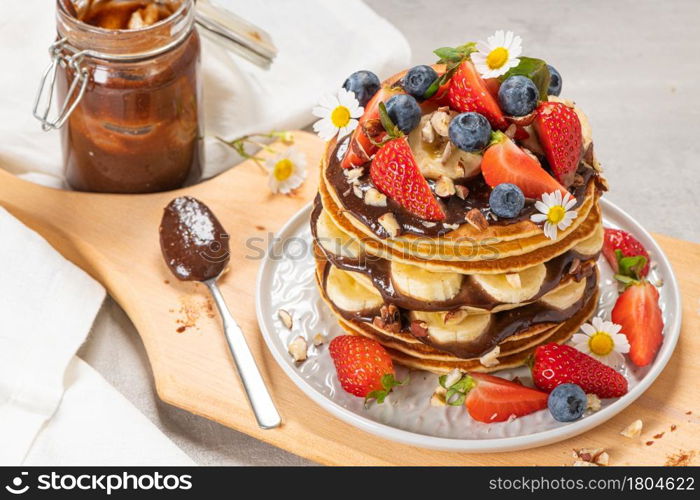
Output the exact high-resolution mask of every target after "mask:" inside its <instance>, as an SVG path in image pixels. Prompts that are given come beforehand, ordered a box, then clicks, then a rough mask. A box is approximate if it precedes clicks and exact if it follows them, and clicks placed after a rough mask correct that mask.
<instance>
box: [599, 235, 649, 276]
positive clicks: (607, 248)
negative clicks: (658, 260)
mask: <svg viewBox="0 0 700 500" xmlns="http://www.w3.org/2000/svg"><path fill="white" fill-rule="evenodd" d="M617 250H619V251H620V252H622V255H621V257H620V256H619V255H618V253H617ZM603 255H605V258H606V259H607V261H608V263H609V264H610V267H612V268H613V271H615V273H617V272H619V269H620V262H619V261H620V259H621V258H625V257H638V256H642V257H644V258H645V259H646V263H645V264H644V266H643V267H642V269H641V271H640V272H639V276H640V277H642V278H643V277H645V276H646V275H647V274H649V254H648V253H647V251H646V248H644V245H642V244H641V243H640V242H639V241H638V240H637V239H636V238H635V237H634V236H632V235H631V234H630V233H628V232H627V231H622V230H621V229H609V228H605V239H604V240H603Z"/></svg>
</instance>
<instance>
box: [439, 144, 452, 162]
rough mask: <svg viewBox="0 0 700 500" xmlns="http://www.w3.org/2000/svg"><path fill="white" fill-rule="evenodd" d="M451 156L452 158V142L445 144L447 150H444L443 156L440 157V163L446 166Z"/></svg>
mask: <svg viewBox="0 0 700 500" xmlns="http://www.w3.org/2000/svg"><path fill="white" fill-rule="evenodd" d="M450 156H452V142H451V141H447V144H445V149H443V150H442V155H441V156H440V162H441V163H442V164H443V165H444V164H446V163H447V161H448V160H449V159H450Z"/></svg>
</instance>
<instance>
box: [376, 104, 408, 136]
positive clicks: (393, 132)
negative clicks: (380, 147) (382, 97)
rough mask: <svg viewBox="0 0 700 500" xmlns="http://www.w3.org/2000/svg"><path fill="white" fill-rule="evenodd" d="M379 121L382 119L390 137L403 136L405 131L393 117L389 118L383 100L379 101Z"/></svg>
mask: <svg viewBox="0 0 700 500" xmlns="http://www.w3.org/2000/svg"><path fill="white" fill-rule="evenodd" d="M379 121H381V123H382V127H384V130H386V133H387V134H388V135H389V137H390V138H392V139H396V138H397V137H402V136H403V132H401V130H399V127H397V126H396V125H395V124H394V122H393V121H391V118H389V113H388V112H387V110H386V104H384V102H383V101H382V102H380V103H379Z"/></svg>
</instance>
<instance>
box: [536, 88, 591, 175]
mask: <svg viewBox="0 0 700 500" xmlns="http://www.w3.org/2000/svg"><path fill="white" fill-rule="evenodd" d="M535 130H536V131H537V135H538V137H539V139H540V144H541V145H542V149H544V152H545V155H546V156H547V161H548V162H549V166H550V167H551V169H552V172H554V176H555V177H556V178H557V180H558V181H559V182H561V183H562V184H563V185H564V186H565V187H569V186H570V185H571V184H572V183H573V181H574V176H575V174H576V169H578V164H579V162H580V161H581V153H582V148H583V135H581V122H580V121H579V119H578V116H577V115H576V112H575V111H574V110H573V109H572V108H570V107H569V106H567V105H566V104H562V103H560V102H542V103H540V105H539V106H538V107H537V116H536V118H535Z"/></svg>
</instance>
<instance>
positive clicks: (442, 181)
mask: <svg viewBox="0 0 700 500" xmlns="http://www.w3.org/2000/svg"><path fill="white" fill-rule="evenodd" d="M435 194H436V195H438V196H440V197H441V198H447V197H448V196H452V195H453V194H455V183H454V182H452V179H450V178H449V177H446V176H444V175H443V176H441V177H440V178H439V179H438V180H437V181H436V182H435Z"/></svg>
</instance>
